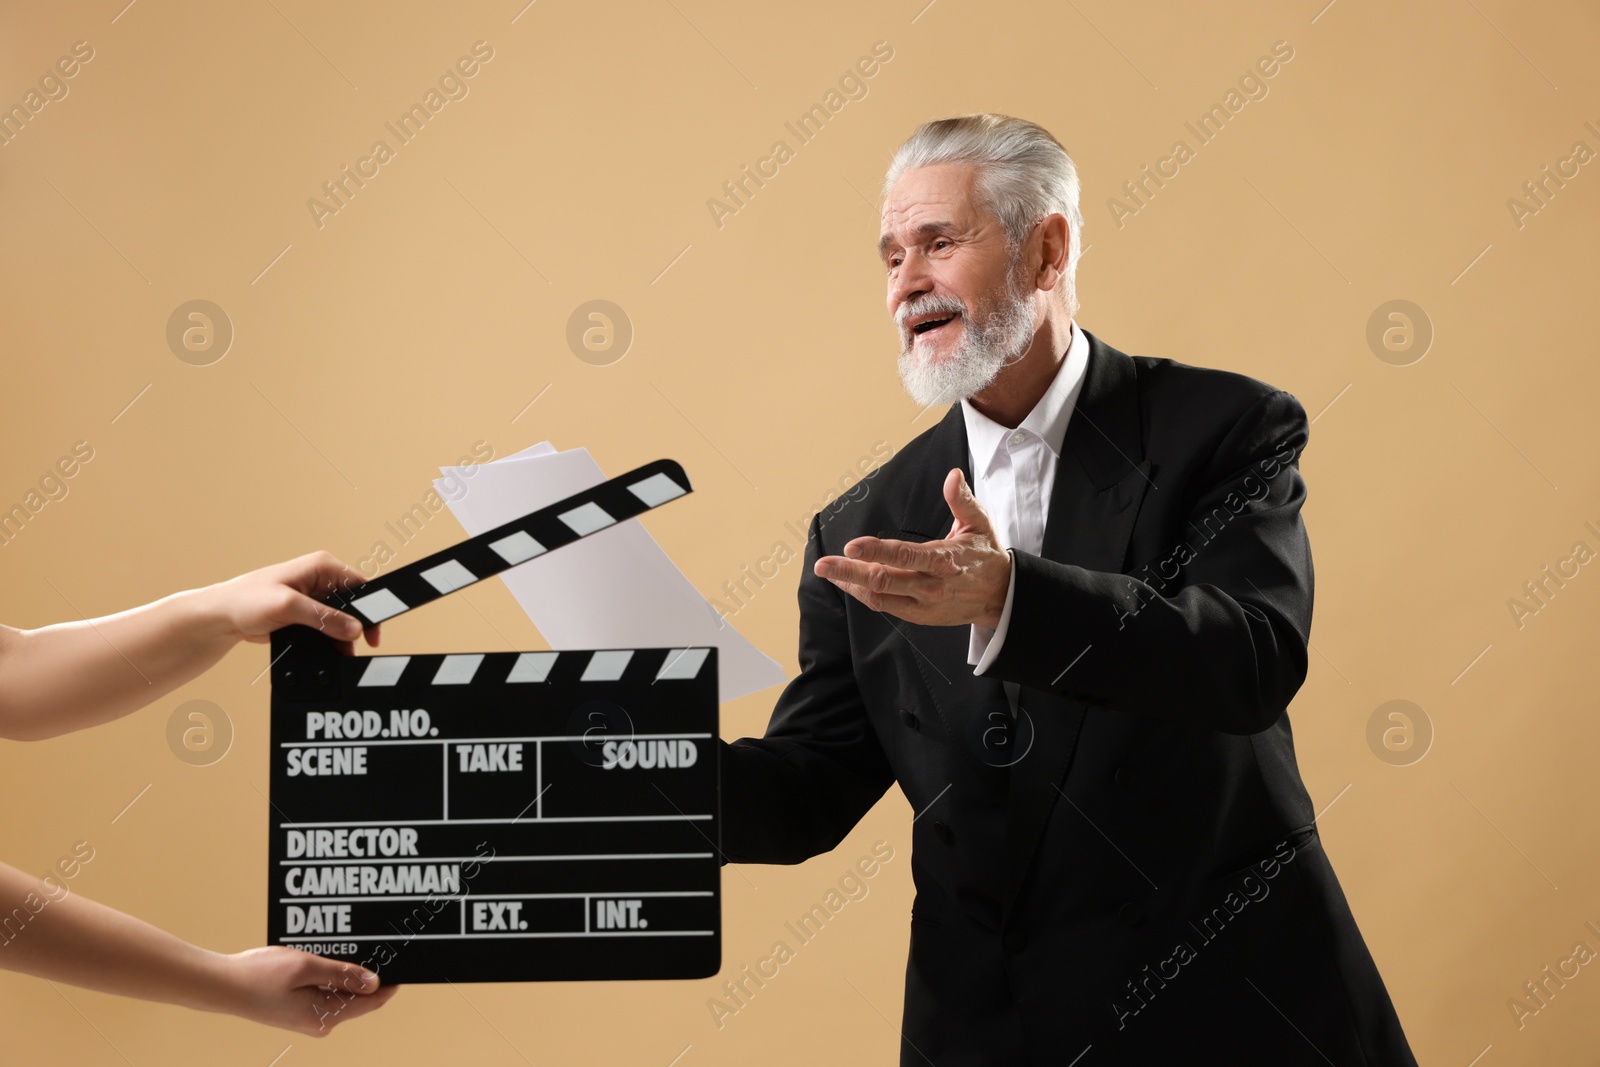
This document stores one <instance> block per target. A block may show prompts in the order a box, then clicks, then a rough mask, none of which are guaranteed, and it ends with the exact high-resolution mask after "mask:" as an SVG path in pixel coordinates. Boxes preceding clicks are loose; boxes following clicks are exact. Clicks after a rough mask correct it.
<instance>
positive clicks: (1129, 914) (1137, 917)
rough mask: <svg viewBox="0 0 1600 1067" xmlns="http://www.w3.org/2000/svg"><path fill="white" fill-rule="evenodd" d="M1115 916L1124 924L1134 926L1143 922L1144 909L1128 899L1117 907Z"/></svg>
mask: <svg viewBox="0 0 1600 1067" xmlns="http://www.w3.org/2000/svg"><path fill="white" fill-rule="evenodd" d="M1117 918H1118V919H1119V920H1121V922H1122V925H1124V926H1127V927H1130V928H1132V927H1136V926H1138V925H1139V924H1140V923H1142V922H1144V909H1143V908H1141V907H1139V905H1137V904H1135V903H1134V902H1133V901H1131V900H1130V901H1129V902H1128V903H1126V904H1124V905H1123V906H1122V907H1120V908H1118V909H1117Z"/></svg>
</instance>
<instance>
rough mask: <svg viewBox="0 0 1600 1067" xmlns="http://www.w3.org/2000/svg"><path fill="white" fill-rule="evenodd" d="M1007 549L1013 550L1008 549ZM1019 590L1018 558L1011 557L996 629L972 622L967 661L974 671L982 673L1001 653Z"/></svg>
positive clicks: (974, 672)
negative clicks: (1004, 599)
mask: <svg viewBox="0 0 1600 1067" xmlns="http://www.w3.org/2000/svg"><path fill="white" fill-rule="evenodd" d="M1007 551H1008V552H1009V551H1011V550H1010V549H1007ZM1016 591H1017V560H1016V557H1015V556H1012V558H1011V577H1010V578H1009V579H1008V580H1007V581H1006V603H1005V606H1004V607H1002V608H1001V609H1000V623H999V625H997V626H996V627H995V628H994V629H992V630H991V629H989V628H988V627H987V626H979V625H978V624H977V623H973V624H972V637H971V639H970V640H969V641H968V644H967V662H968V663H969V664H973V665H974V666H973V668H972V673H973V674H982V673H983V672H984V671H986V670H988V669H989V665H990V664H991V663H993V662H994V661H995V658H996V657H997V656H999V655H1000V646H1001V645H1003V644H1004V643H1005V640H1006V630H1007V629H1008V628H1009V627H1010V625H1011V600H1012V598H1013V596H1014V595H1015V594H1016Z"/></svg>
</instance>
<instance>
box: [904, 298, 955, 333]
mask: <svg viewBox="0 0 1600 1067" xmlns="http://www.w3.org/2000/svg"><path fill="white" fill-rule="evenodd" d="M966 313H967V305H966V304H964V303H962V302H961V301H959V300H957V299H956V298H955V297H953V296H934V295H929V296H924V297H919V298H917V299H916V300H913V301H911V302H909V303H905V304H901V305H900V307H899V308H898V309H897V310H896V311H895V313H894V321H895V325H897V326H899V327H900V328H901V329H902V330H903V329H905V328H906V320H907V319H911V318H915V317H916V316H918V315H943V314H950V315H965V314H966Z"/></svg>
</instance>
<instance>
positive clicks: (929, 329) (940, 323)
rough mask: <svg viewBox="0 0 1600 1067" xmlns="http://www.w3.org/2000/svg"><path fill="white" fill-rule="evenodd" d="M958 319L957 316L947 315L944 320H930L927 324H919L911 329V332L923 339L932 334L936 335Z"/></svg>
mask: <svg viewBox="0 0 1600 1067" xmlns="http://www.w3.org/2000/svg"><path fill="white" fill-rule="evenodd" d="M956 318H957V316H955V315H947V316H945V317H944V318H942V319H929V320H928V321H927V322H919V323H917V324H916V325H915V326H913V327H911V332H912V333H914V334H916V335H917V336H918V337H922V336H924V335H926V334H930V333H936V332H938V331H939V330H941V329H943V328H944V327H945V326H947V325H949V324H950V323H952V322H954V321H955V320H956Z"/></svg>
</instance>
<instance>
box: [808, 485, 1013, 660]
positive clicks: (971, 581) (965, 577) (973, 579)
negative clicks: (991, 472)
mask: <svg viewBox="0 0 1600 1067" xmlns="http://www.w3.org/2000/svg"><path fill="white" fill-rule="evenodd" d="M944 499H945V501H946V503H948V504H949V505H950V514H951V516H952V517H953V518H954V522H953V524H952V525H951V527H950V532H949V533H948V534H946V535H945V538H944V540H942V541H927V542H923V543H921V544H918V543H915V542H912V541H894V540H886V539H883V538H878V537H857V538H855V539H854V540H852V541H849V542H847V543H846V544H845V546H844V555H843V556H823V557H822V558H821V559H819V560H817V564H816V568H815V570H816V574H817V576H818V577H819V578H826V579H827V580H828V581H830V582H832V583H833V584H834V585H836V586H838V587H839V588H840V589H843V590H844V591H845V592H847V593H849V594H850V595H851V596H853V597H855V598H856V599H857V600H859V601H861V603H863V604H865V605H866V606H867V607H869V608H872V609H873V610H874V611H884V612H888V613H889V614H890V615H894V616H896V617H898V618H902V619H904V620H906V621H907V622H911V623H916V624H918V625H922V626H963V625H967V624H969V623H976V624H977V625H979V626H987V627H988V628H989V629H991V630H992V629H994V628H995V627H997V626H999V625H1000V613H1001V611H1002V610H1003V609H1004V608H1005V603H1006V590H1007V589H1008V588H1009V586H1010V584H1011V555H1010V553H1008V552H1007V551H1006V550H1005V549H1003V548H1001V547H1000V545H999V543H998V541H997V540H996V538H995V533H994V525H993V524H992V523H991V522H990V521H989V514H988V512H986V511H985V510H984V509H983V505H982V504H980V503H978V498H977V497H975V496H973V495H972V489H971V488H970V487H969V486H968V485H967V479H966V477H965V475H963V474H962V473H961V469H960V468H959V467H957V468H954V469H952V470H951V471H950V473H949V474H947V475H946V476H945V480H944Z"/></svg>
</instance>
